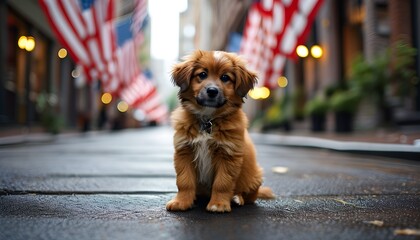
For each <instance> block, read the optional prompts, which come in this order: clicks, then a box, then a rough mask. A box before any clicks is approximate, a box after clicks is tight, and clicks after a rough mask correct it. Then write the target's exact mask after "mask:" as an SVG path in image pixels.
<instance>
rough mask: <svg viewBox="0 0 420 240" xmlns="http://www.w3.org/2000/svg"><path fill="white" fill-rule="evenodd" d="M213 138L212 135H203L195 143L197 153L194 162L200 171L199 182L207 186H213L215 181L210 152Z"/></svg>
mask: <svg viewBox="0 0 420 240" xmlns="http://www.w3.org/2000/svg"><path fill="white" fill-rule="evenodd" d="M211 138H212V137H211V135H210V134H207V133H201V134H200V135H198V137H197V138H196V139H194V141H193V145H194V153H195V156H194V162H195V163H196V166H197V170H198V182H199V183H201V184H203V185H206V186H211V185H212V181H213V167H212V164H211V153H210V150H209V143H210V140H211Z"/></svg>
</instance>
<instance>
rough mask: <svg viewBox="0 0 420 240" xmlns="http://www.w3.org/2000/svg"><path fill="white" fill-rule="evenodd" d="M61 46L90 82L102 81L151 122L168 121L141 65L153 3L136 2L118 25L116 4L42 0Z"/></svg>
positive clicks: (103, 0)
mask: <svg viewBox="0 0 420 240" xmlns="http://www.w3.org/2000/svg"><path fill="white" fill-rule="evenodd" d="M39 2H40V4H41V6H42V9H43V11H44V13H45V14H46V16H47V18H48V20H49V23H50V25H51V26H52V28H53V30H54V32H55V34H56V36H57V38H58V39H59V41H60V43H61V44H62V45H63V46H64V47H65V48H66V49H67V50H68V51H69V53H70V55H71V56H72V58H73V59H74V61H75V62H76V63H77V64H79V65H80V66H81V67H82V69H83V73H84V75H85V76H86V78H87V80H88V81H95V80H100V81H101V83H102V85H103V87H104V90H105V91H106V92H109V93H111V94H113V95H114V96H116V97H120V98H121V99H123V100H124V101H126V102H127V103H128V104H129V105H130V106H131V107H132V108H138V109H141V110H143V111H144V112H145V113H146V114H147V117H148V118H149V120H153V121H158V122H160V121H164V120H165V119H166V107H165V106H164V105H162V104H161V101H160V98H159V95H158V93H157V90H156V87H155V86H154V84H153V83H152V82H151V80H150V79H147V78H146V77H145V75H144V74H143V72H142V71H141V69H140V66H139V64H138V61H137V55H136V53H137V52H138V51H137V50H138V47H139V45H140V44H141V43H142V40H143V34H142V31H141V29H142V27H143V24H144V22H145V19H146V18H147V1H146V0H134V3H135V7H134V11H133V14H132V15H131V16H128V17H125V18H122V19H116V18H115V12H114V9H115V5H114V4H115V2H114V1H113V0H96V1H95V0H39Z"/></svg>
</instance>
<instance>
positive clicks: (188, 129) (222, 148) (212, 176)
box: [166, 51, 274, 212]
mask: <svg viewBox="0 0 420 240" xmlns="http://www.w3.org/2000/svg"><path fill="white" fill-rule="evenodd" d="M172 79H173V82H174V83H175V84H176V85H177V86H179V87H180V91H179V99H180V103H181V105H180V107H178V108H177V109H176V110H175V111H174V112H173V113H172V116H171V120H172V125H173V127H174V129H175V134H174V147H175V154H174V165H175V171H176V175H177V179H176V184H177V187H178V193H177V195H176V196H175V198H173V199H172V200H171V201H169V202H168V203H167V205H166V209H167V210H170V211H184V210H187V209H189V208H191V207H192V205H193V203H194V201H195V200H196V197H197V196H198V195H204V196H209V197H210V202H209V203H208V205H207V210H208V211H211V212H230V211H231V201H233V202H235V203H236V204H238V205H243V204H246V203H253V202H254V201H255V200H256V199H257V198H264V199H270V198H274V194H273V193H272V191H271V189H270V188H268V187H261V184H262V176H263V173H262V169H261V168H260V167H259V166H258V164H257V161H256V154H255V148H254V145H253V143H252V142H251V139H250V137H249V135H248V131H247V127H248V120H247V118H246V116H245V114H244V112H243V111H242V109H241V107H242V103H243V98H244V97H245V96H246V94H247V93H248V91H249V90H250V89H252V88H253V86H254V84H255V83H256V81H257V76H256V74H255V73H253V72H251V71H249V70H247V69H246V67H245V63H244V62H243V61H242V60H241V59H240V58H239V57H238V56H237V55H235V54H232V53H226V52H221V51H196V52H194V53H193V54H191V55H189V56H187V57H186V58H185V59H184V61H183V62H181V63H178V64H177V65H175V66H174V68H173V71H172ZM209 122H210V124H211V126H210V125H209V124H208V123H209ZM206 123H207V124H206ZM209 126H210V127H209Z"/></svg>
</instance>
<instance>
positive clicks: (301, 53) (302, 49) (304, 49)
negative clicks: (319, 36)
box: [296, 45, 309, 58]
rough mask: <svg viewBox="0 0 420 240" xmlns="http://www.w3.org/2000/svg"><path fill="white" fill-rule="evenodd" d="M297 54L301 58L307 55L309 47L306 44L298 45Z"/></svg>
mask: <svg viewBox="0 0 420 240" xmlns="http://www.w3.org/2000/svg"><path fill="white" fill-rule="evenodd" d="M296 54H297V55H298V56H299V57H301V58H304V57H307V56H308V55H309V51H308V48H307V47H306V46H304V45H299V46H297V47H296Z"/></svg>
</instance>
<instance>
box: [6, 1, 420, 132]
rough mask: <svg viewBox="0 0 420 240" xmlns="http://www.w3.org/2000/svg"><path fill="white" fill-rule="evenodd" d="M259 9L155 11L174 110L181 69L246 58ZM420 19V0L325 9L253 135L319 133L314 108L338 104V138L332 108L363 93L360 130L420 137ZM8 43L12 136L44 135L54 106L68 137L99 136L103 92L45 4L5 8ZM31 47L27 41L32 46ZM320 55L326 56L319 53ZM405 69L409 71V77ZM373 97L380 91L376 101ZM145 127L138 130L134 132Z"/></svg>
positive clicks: (149, 62)
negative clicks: (216, 55) (217, 56)
mask: <svg viewBox="0 0 420 240" xmlns="http://www.w3.org/2000/svg"><path fill="white" fill-rule="evenodd" d="M254 2H255V1H252V0H229V1H225V0H177V1H171V0H166V1H165V0H151V1H149V14H150V29H149V30H148V31H149V32H148V35H147V36H146V39H147V40H146V42H145V50H144V51H143V53H142V57H141V60H140V61H141V64H142V66H144V67H145V68H147V69H150V72H151V73H152V74H153V76H154V78H155V79H156V81H157V87H158V89H159V91H161V92H162V95H163V96H164V97H165V100H166V102H167V103H168V104H169V105H170V107H171V108H173V107H174V106H175V105H176V89H175V88H174V87H173V86H172V84H171V80H170V76H169V75H170V68H171V66H172V64H174V63H175V62H176V61H177V60H178V59H179V58H181V57H182V56H184V55H186V54H188V53H190V52H191V51H193V50H194V49H206V50H226V51H234V52H238V51H239V49H240V43H241V37H242V34H243V32H244V27H245V23H246V19H247V13H248V10H249V8H250V6H251V5H252V4H253V3H254ZM117 3H118V4H117V6H118V12H119V13H118V14H119V15H124V14H126V13H127V12H129V11H131V10H132V8H133V6H132V1H130V0H120V1H117ZM419 12H420V3H419V2H418V1H415V0H342V1H335V0H324V1H323V4H322V7H321V9H320V10H319V12H318V14H317V16H316V19H315V21H314V24H313V26H312V30H311V33H310V35H309V37H308V39H307V41H306V43H305V44H304V46H302V47H303V48H304V47H306V49H307V50H306V51H307V54H306V56H305V55H302V56H301V57H299V58H298V59H297V60H287V61H286V64H285V67H284V71H283V75H282V76H279V81H278V83H279V86H278V87H275V88H271V89H268V92H267V93H266V94H265V95H266V96H265V97H264V98H261V97H258V96H255V93H253V94H250V97H249V98H248V99H247V100H246V102H247V104H245V109H246V112H247V114H248V115H249V116H250V118H251V120H252V123H253V126H254V127H256V128H262V129H272V128H283V127H284V128H285V129H290V126H291V125H294V127H293V128H294V129H299V128H302V127H303V128H307V129H309V128H310V126H309V122H310V121H309V118H310V115H311V114H310V113H311V110H310V107H308V105H310V104H311V103H313V102H316V101H315V100H317V101H318V102H317V103H318V104H319V102H322V101H326V102H328V103H330V104H328V105H329V106H328V107H327V106H325V107H324V109H328V110H325V111H324V112H326V117H325V118H326V119H325V120H324V121H325V122H326V127H324V129H325V128H326V130H327V131H328V130H329V129H330V128H332V127H331V126H333V125H334V117H335V115H334V113H333V112H334V110H333V107H332V106H330V105H334V104H331V103H332V102H334V103H335V102H337V104H336V105H337V106H335V107H336V108H339V107H340V106H338V105H340V104H339V103H340V100H341V103H342V102H343V99H344V97H343V96H338V95H339V94H338V93H339V92H341V93H343V92H354V91H355V90H357V89H359V90H360V88H362V89H361V90H360V92H359V93H358V94H357V95H358V96H359V99H358V101H356V102H357V104H356V103H355V102H354V103H350V105H357V106H358V107H357V109H356V110H354V109H351V110H353V111H354V112H355V113H354V114H353V115H354V116H353V117H352V118H354V119H355V122H354V123H355V126H354V127H355V128H356V129H374V128H378V127H399V126H410V127H412V129H417V131H420V129H418V127H419V126H420V84H419V72H420V61H419V55H418V54H414V53H413V51H412V50H413V49H418V48H419V46H420V36H419V29H420V28H419V26H420V19H419V18H420V17H419V14H418V13H419ZM174 30H175V31H174ZM0 37H1V39H0V40H1V41H0V61H1V63H2V64H0V123H1V125H2V129H5V128H9V127H16V126H21V127H22V126H23V127H33V126H37V125H39V124H40V122H41V121H42V114H41V111H39V109H40V108H42V107H43V106H42V105H43V104H44V105H45V104H47V105H49V106H53V108H54V111H53V112H54V113H56V114H57V115H59V116H61V119H62V121H63V126H64V127H65V128H70V129H72V128H73V129H76V128H78V129H80V128H86V129H96V128H99V127H98V122H99V119H100V114H101V106H102V102H101V101H100V98H101V92H100V87H99V86H97V85H95V84H92V85H87V84H84V83H83V82H80V81H78V80H77V79H78V78H77V76H75V72H74V69H75V64H74V62H73V61H72V60H71V58H70V57H69V56H65V55H63V53H61V54H59V50H60V49H61V46H60V44H59V43H58V42H57V41H56V40H55V36H54V35H53V33H52V31H51V29H50V27H49V25H48V22H47V20H46V18H45V16H44V15H43V13H42V11H41V9H40V7H39V3H38V1H37V0H13V1H12V0H9V1H1V2H0ZM21 37H26V40H25V43H22V42H20V41H19V39H21ZM22 41H23V40H22ZM32 41H33V44H34V45H35V47H33V48H31V46H30V45H31V43H32ZM25 44H26V45H25ZM28 45H29V46H28ZM314 45H316V46H317V47H318V49H315V50H314V52H313V53H311V48H312V47H313V46H314ZM316 50H317V51H316ZM386 51H389V53H387V54H388V55H386V56H385V55H384V54H385V52H386ZM298 55H299V53H298ZM378 56H380V57H378ZM357 59H358V60H357ZM384 59H385V60H384ZM356 60H357V61H356ZM355 61H356V62H355ZM384 62H385V63H384ZM402 62H404V63H406V64H405V65H404V66H403V67H402V68H403V70H402V71H400V70H401V66H400V65H401V64H399V63H402ZM375 71H376V72H375ZM375 74H376V75H375ZM381 74H382V75H381ZM372 76H373V77H372ZM375 76H376V77H375ZM372 79H373V80H372ZM363 89H365V90H367V91H371V93H372V94H371V95H372V98H369V96H367V95H369V94H366V93H365V92H366V91H364V90H363ZM333 95H337V96H336V97H335V98H333V97H332V96H333ZM350 95H351V94H350ZM340 97H341V99H340ZM254 98H258V99H254ZM381 104H382V105H381ZM384 104H385V105H384ZM313 105H316V104H313ZM319 105H322V104H319ZM316 107H317V106H315V108H316ZM348 108H351V107H348ZM308 109H309V110H308ZM317 109H318V110H319V109H322V107H319V106H318V108H317ZM319 112H321V110H319ZM128 118H129V119H132V118H133V117H132V116H129V117H128ZM87 119H88V120H87ZM87 122H88V123H87ZM50 124H52V123H50ZM88 125H89V126H88ZM140 125H141V124H139V122H138V121H136V120H133V121H132V122H131V123H130V124H128V125H126V126H140Z"/></svg>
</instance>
